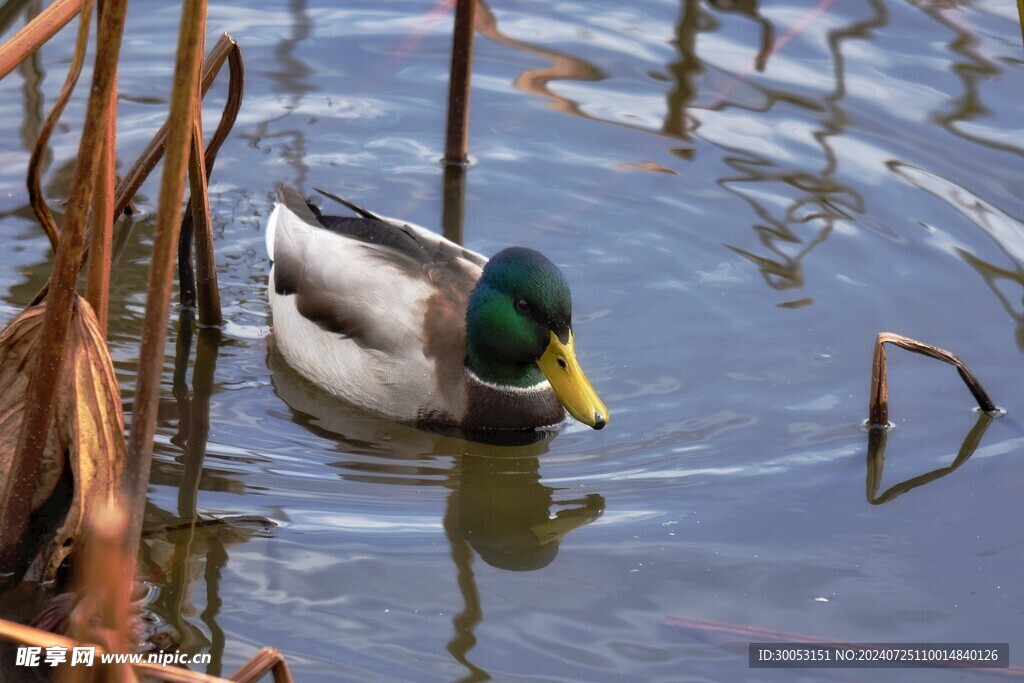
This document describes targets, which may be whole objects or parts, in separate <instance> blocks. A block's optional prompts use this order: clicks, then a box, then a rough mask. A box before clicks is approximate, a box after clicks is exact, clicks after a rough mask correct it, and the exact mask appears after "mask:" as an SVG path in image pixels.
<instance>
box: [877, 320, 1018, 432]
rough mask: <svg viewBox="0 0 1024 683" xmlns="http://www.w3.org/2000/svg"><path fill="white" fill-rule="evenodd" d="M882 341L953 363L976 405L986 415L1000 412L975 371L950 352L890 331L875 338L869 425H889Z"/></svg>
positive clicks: (887, 389)
mask: <svg viewBox="0 0 1024 683" xmlns="http://www.w3.org/2000/svg"><path fill="white" fill-rule="evenodd" d="M885 344H893V345H895V346H898V347H900V348H901V349H906V350H907V351H913V352H914V353H920V354H921V355H924V356H928V357H929V358H934V359H936V360H941V361H942V362H944V363H949V364H950V365H952V366H955V367H956V369H957V372H959V373H960V378H961V379H962V380H963V381H964V384H966V385H967V388H968V389H969V390H970V392H971V394H972V395H973V396H974V400H975V401H977V402H978V407H979V408H981V410H983V411H984V412H986V413H989V414H993V413H997V412H998V411H999V409H998V408H997V407H996V404H995V403H993V402H992V399H990V398H989V397H988V394H987V393H986V392H985V389H984V388H983V387H982V386H981V382H979V381H978V378H976V377H975V376H974V373H972V372H971V371H970V370H969V369H968V368H967V366H966V365H964V363H963V361H962V360H960V359H959V358H957V357H956V356H954V355H953V354H952V353H950V352H949V351H946V350H944V349H940V348H938V347H937V346H932V345H931V344H925V343H924V342H919V341H917V340H916V339H911V338H910V337H904V336H901V335H898V334H893V333H892V332H879V333H878V337H877V338H876V339H875V354H874V359H873V360H872V364H871V398H870V402H869V406H868V425H869V426H872V427H884V426H886V425H888V424H889V381H888V377H887V375H888V361H887V360H886V357H885V346H884V345H885Z"/></svg>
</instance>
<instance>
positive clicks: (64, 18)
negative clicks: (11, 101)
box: [0, 0, 84, 79]
mask: <svg viewBox="0 0 1024 683" xmlns="http://www.w3.org/2000/svg"><path fill="white" fill-rule="evenodd" d="M83 2H84V0H56V2H54V3H53V4H52V5H50V6H49V7H47V8H46V9H45V10H43V11H42V12H41V13H40V14H39V16H37V17H36V18H35V19H33V20H32V21H30V22H29V23H28V25H26V26H25V27H24V28H23V29H21V30H20V31H18V32H17V33H15V34H14V36H13V37H12V38H11V39H10V40H8V41H7V42H6V43H4V44H3V45H0V79H2V78H3V77H4V76H6V75H7V74H9V73H11V72H12V71H14V69H15V68H17V66H18V65H19V64H21V63H22V62H23V61H24V60H25V58H26V57H28V56H29V55H30V54H32V53H33V52H35V51H36V50H38V49H39V46H40V45H42V44H43V43H45V42H46V41H48V40H49V39H50V38H52V37H53V36H54V35H55V34H56V33H57V31H59V30H61V29H62V28H64V25H65V24H67V23H68V22H69V21H71V20H72V19H73V18H74V16H75V15H76V14H78V13H79V12H80V11H81V9H82V4H83Z"/></svg>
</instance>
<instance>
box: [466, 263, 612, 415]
mask: <svg viewBox="0 0 1024 683" xmlns="http://www.w3.org/2000/svg"><path fill="white" fill-rule="evenodd" d="M466 349H467V362H468V364H469V367H470V369H471V370H472V371H473V372H474V373H475V374H476V375H477V377H479V378H480V379H482V380H484V381H486V382H490V383H492V384H498V385H502V386H511V387H528V386H533V385H535V384H537V383H539V382H542V381H543V380H544V378H545V377H547V380H548V382H550V383H551V388H552V389H554V391H555V394H556V395H557V396H558V400H559V401H561V402H562V405H563V406H565V409H566V410H568V411H569V413H570V414H571V415H572V416H573V417H575V418H576V419H577V420H579V421H580V422H583V423H584V424H588V425H590V426H591V427H594V428H595V429H601V428H602V427H604V426H605V425H606V424H607V423H608V417H609V415H608V410H607V409H606V408H605V407H604V404H603V403H602V402H601V399H600V398H598V396H597V393H596V392H595V391H594V389H593V387H591V386H590V382H589V381H587V377H586V375H584V374H583V371H582V370H581V369H580V366H579V363H577V362H576V351H575V348H574V346H573V337H572V294H570V292H569V285H568V284H567V283H566V281H565V277H564V276H563V275H562V271H560V270H559V269H558V266H556V265H555V264H554V263H552V262H551V261H549V260H548V259H547V258H546V257H544V255H542V254H540V253H539V252H536V251H534V250H532V249H525V248H523V247H511V248H509V249H505V250H504V251H501V252H499V253H497V254H496V255H495V256H494V258H492V259H491V260H490V261H488V262H487V265H486V266H485V267H484V272H483V274H482V275H481V276H480V280H479V282H477V285H476V287H475V288H474V289H473V293H472V294H471V295H470V298H469V306H468V308H467V311H466Z"/></svg>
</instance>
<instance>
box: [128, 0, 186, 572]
mask: <svg viewBox="0 0 1024 683" xmlns="http://www.w3.org/2000/svg"><path fill="white" fill-rule="evenodd" d="M205 32H206V2H205V0H186V1H185V3H184V6H183V8H182V16H181V28H180V31H179V34H178V52H177V61H176V64H175V68H174V86H173V88H172V90H171V109H170V114H169V115H168V122H169V123H170V128H169V130H168V134H167V144H166V150H165V152H166V153H165V156H164V173H163V177H162V179H161V183H160V200H159V201H160V204H159V210H158V213H157V216H156V235H155V237H154V244H153V263H152V266H151V269H150V276H149V290H148V292H147V295H146V317H145V320H144V323H143V333H142V348H141V351H140V359H139V371H138V378H137V382H136V388H135V403H134V406H133V410H132V428H131V434H130V435H129V438H128V463H127V467H126V472H125V493H126V497H127V500H128V501H129V503H130V505H131V507H132V509H133V510H134V511H135V514H133V515H132V516H131V518H130V523H129V525H128V539H129V543H130V546H129V553H128V554H129V556H130V557H135V556H136V555H137V553H138V545H139V538H140V535H141V532H142V510H143V509H144V507H145V504H146V489H147V486H148V484H149V471H150V461H151V459H152V455H153V436H154V433H155V431H156V413H157V405H158V402H159V399H160V380H161V378H162V375H163V360H164V341H165V339H166V337H167V316H168V309H169V306H170V298H171V281H172V277H173V268H174V258H175V253H176V249H175V247H176V246H177V243H178V234H179V230H180V222H179V221H180V220H181V199H182V193H183V191H184V187H185V171H186V167H187V164H188V155H189V145H190V144H191V140H192V136H193V128H192V119H193V116H194V114H195V102H196V99H197V96H198V94H199V90H200V87H199V85H200V84H199V69H200V65H201V63H202V57H203V54H202V47H203V41H202V36H203V35H204V34H205Z"/></svg>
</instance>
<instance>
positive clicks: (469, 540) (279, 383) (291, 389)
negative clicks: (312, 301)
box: [268, 343, 605, 681]
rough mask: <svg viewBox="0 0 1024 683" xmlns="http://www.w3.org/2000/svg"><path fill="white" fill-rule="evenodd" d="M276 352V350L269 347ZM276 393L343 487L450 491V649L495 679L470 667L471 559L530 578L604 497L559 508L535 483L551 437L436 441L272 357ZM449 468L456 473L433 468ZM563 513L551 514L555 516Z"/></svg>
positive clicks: (473, 616)
mask: <svg viewBox="0 0 1024 683" xmlns="http://www.w3.org/2000/svg"><path fill="white" fill-rule="evenodd" d="M270 346H271V347H272V343H271V344H270ZM268 362H269V365H270V367H271V370H272V372H273V376H272V377H273V384H274V389H275V391H276V392H277V394H278V396H279V397H280V398H282V399H283V400H284V402H285V403H287V404H288V405H289V406H290V407H291V409H292V419H293V420H294V421H295V422H296V423H298V424H300V425H302V426H304V427H305V428H307V429H309V430H310V431H312V432H314V433H317V434H318V435H320V436H322V437H324V438H325V439H330V440H332V441H334V442H336V443H337V449H338V450H340V451H343V452H345V453H346V455H348V456H349V457H347V458H346V459H345V460H341V461H338V462H336V463H332V464H333V465H335V466H337V467H339V468H340V469H342V470H343V473H342V475H341V476H342V478H344V479H345V480H347V481H363V482H367V483H373V484H382V483H387V484H405V485H412V486H430V485H436V486H445V487H447V488H448V489H449V490H450V493H449V495H448V500H447V504H446V506H445V512H444V518H443V523H444V530H445V536H446V538H447V539H448V544H449V549H450V553H451V557H452V563H453V565H454V568H455V582H456V583H457V585H458V588H459V593H460V594H461V596H462V603H463V604H462V608H461V609H460V610H459V611H458V612H457V613H456V614H455V616H454V617H453V618H452V630H453V635H452V638H451V640H450V641H449V642H448V645H447V649H448V652H449V653H450V654H451V656H452V658H454V659H455V660H456V661H457V662H459V663H460V664H461V665H462V666H464V667H465V668H466V669H467V671H468V674H467V676H466V677H465V678H463V679H462V680H465V681H484V680H490V678H491V676H490V674H488V673H487V672H486V671H484V670H482V669H480V668H479V667H478V666H476V665H475V664H474V663H473V662H471V661H470V660H469V652H470V650H472V649H473V647H475V645H476V643H477V639H476V635H475V633H474V631H475V629H476V626H477V624H479V623H480V622H481V621H482V620H483V604H482V601H481V599H480V591H479V590H478V589H477V585H476V576H475V574H474V572H473V552H474V551H475V552H476V554H477V555H479V556H480V558H481V559H482V560H483V561H484V562H486V563H487V564H489V565H491V566H492V567H496V568H499V569H505V570H510V571H529V570H536V569H541V568H543V567H546V566H547V565H549V564H550V563H551V562H552V560H554V559H555V556H556V555H557V554H558V547H559V544H560V543H561V541H562V539H563V538H565V536H566V535H567V534H568V533H569V532H571V531H573V530H574V529H578V528H579V527H582V526H585V525H587V524H589V523H591V522H593V521H594V520H596V519H597V518H598V517H600V516H601V514H602V513H603V512H604V507H605V501H604V498H603V497H602V496H601V495H599V494H597V493H591V494H587V495H585V496H583V497H576V498H571V499H568V500H562V501H558V500H556V499H555V493H556V491H557V489H554V488H552V487H550V486H545V485H544V484H542V483H541V476H540V456H541V455H543V454H544V453H546V452H547V451H548V446H549V444H550V442H551V440H552V439H553V438H554V437H555V435H556V432H554V431H551V430H538V431H495V432H486V433H483V432H478V433H472V434H469V433H463V432H458V431H453V432H447V433H437V432H427V431H423V430H421V429H416V428H413V427H408V426H405V425H401V424H398V423H395V422H392V421H390V420H386V419H384V418H380V417H376V416H374V415H371V414H369V413H366V412H364V411H362V410H359V409H358V408H355V407H354V406H350V405H347V404H344V403H342V402H340V401H338V400H336V399H334V398H332V397H330V396H328V395H326V394H325V393H323V392H322V391H320V390H319V389H317V388H316V387H314V386H313V385H312V384H310V383H309V382H307V381H306V380H305V379H303V378H302V377H301V376H299V374H298V373H296V372H295V371H294V370H292V369H291V368H290V367H289V366H288V365H287V363H285V361H284V360H283V359H282V358H280V357H279V356H278V355H277V353H276V352H275V351H274V349H273V348H270V349H269V358H268ZM447 458H452V459H453V464H452V465H451V466H448V465H447V463H445V464H441V463H439V459H444V460H447ZM556 507H557V508H560V509H559V510H558V511H557V512H555V513H554V514H552V508H556Z"/></svg>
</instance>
